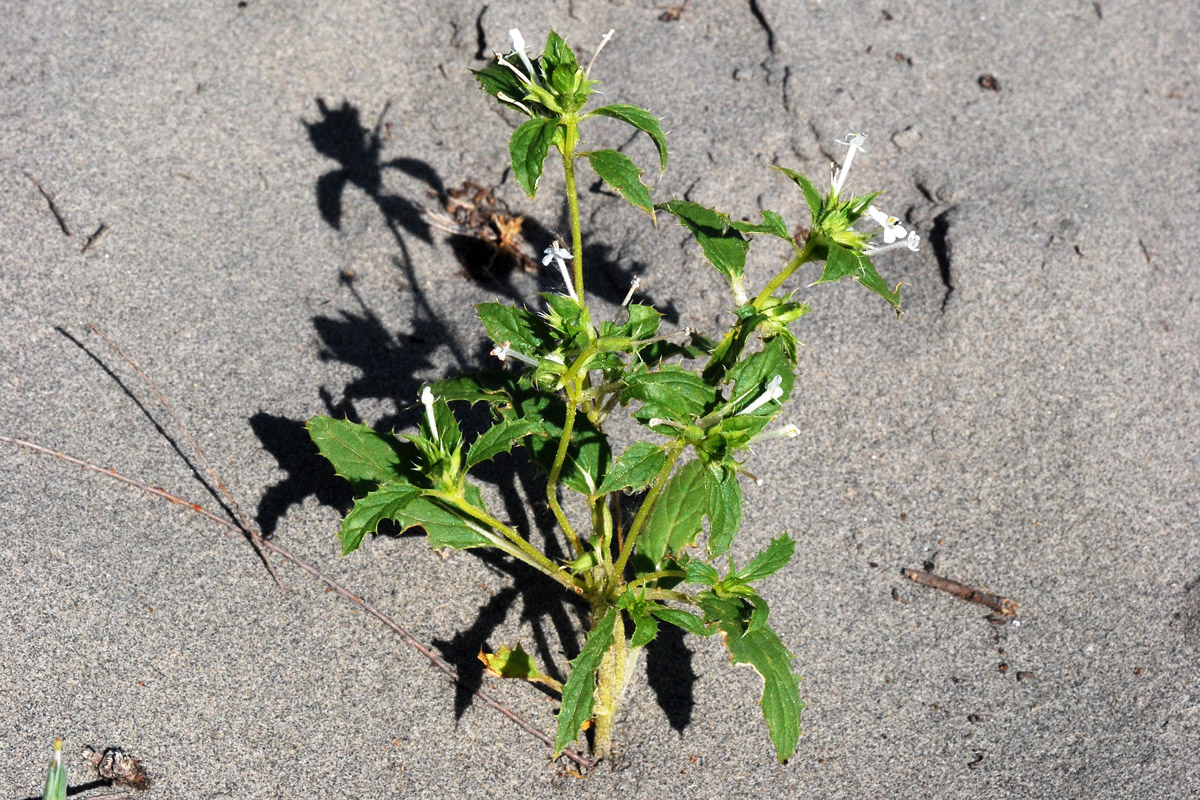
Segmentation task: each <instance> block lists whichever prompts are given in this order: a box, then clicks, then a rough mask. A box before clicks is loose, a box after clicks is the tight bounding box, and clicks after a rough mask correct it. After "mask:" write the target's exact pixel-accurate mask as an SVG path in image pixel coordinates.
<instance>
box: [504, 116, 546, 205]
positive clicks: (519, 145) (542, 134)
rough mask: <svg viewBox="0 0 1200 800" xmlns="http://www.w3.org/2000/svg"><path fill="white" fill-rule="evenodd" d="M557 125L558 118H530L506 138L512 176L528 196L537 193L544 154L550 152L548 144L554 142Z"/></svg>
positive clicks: (531, 196)
mask: <svg viewBox="0 0 1200 800" xmlns="http://www.w3.org/2000/svg"><path fill="white" fill-rule="evenodd" d="M557 126H558V120H554V119H540V118H539V119H531V120H529V121H528V122H525V123H523V124H522V125H521V127H519V128H517V129H516V130H515V131H513V135H512V138H511V139H509V140H508V154H509V156H511V157H512V169H513V177H515V178H516V179H517V183H518V184H519V185H520V187H521V188H522V189H524V190H525V194H527V195H529V197H530V198H533V197H534V195H536V194H537V185H538V181H539V180H541V177H542V166H543V164H544V163H545V161H546V154H547V153H549V152H550V145H551V144H552V143H553V142H554V133H555V128H556V127H557Z"/></svg>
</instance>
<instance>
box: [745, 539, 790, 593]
mask: <svg viewBox="0 0 1200 800" xmlns="http://www.w3.org/2000/svg"><path fill="white" fill-rule="evenodd" d="M794 552H796V543H795V542H794V541H792V538H791V537H790V536H788V535H787V534H786V533H784V534H781V535H779V536H777V537H776V538H775V539H772V540H771V543H770V544H769V545H767V546H766V548H765V549H764V550H763V551H762V552H761V553H759V554H758V555H756V556H755V557H754V558H753V559H752V560H751V561H750V563H749V564H747V565H746V566H744V567H742V568H741V569H739V570H737V571H736V572H734V573H733V576H732V577H735V578H737V579H738V580H740V581H743V582H744V583H753V582H754V581H761V580H762V579H763V578H766V577H767V576H769V575H774V574H775V573H776V572H778V571H779V570H781V569H783V568H784V567H785V566H787V563H788V562H789V561H791V560H792V554H793V553H794Z"/></svg>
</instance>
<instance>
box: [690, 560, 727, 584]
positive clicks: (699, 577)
mask: <svg viewBox="0 0 1200 800" xmlns="http://www.w3.org/2000/svg"><path fill="white" fill-rule="evenodd" d="M683 571H684V572H686V573H687V575H686V576H685V577H684V579H683V582H684V583H698V584H701V585H703V586H716V585H717V582H718V581H720V580H721V576H720V575H719V574H718V573H717V570H716V568H715V567H713V566H712V565H711V564H708V563H706V562H705V561H703V560H701V559H699V558H689V559H687V560H685V561H684V562H683Z"/></svg>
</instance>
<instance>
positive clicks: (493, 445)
mask: <svg viewBox="0 0 1200 800" xmlns="http://www.w3.org/2000/svg"><path fill="white" fill-rule="evenodd" d="M545 432H546V430H545V428H544V427H543V426H542V423H541V420H536V419H506V420H502V421H500V422H498V423H496V424H495V425H493V426H492V427H490V428H488V429H487V430H486V431H484V432H483V433H482V434H480V436H479V438H478V439H476V440H475V441H474V442H473V443H472V444H471V449H470V450H468V451H467V469H470V468H471V467H473V466H475V465H476V464H480V463H482V462H484V461H490V460H491V459H493V458H495V457H496V456H497V455H499V454H500V453H507V452H510V451H511V450H512V446H513V444H514V443H515V442H517V441H518V440H520V439H523V438H525V437H526V436H529V435H530V434H535V433H541V434H545Z"/></svg>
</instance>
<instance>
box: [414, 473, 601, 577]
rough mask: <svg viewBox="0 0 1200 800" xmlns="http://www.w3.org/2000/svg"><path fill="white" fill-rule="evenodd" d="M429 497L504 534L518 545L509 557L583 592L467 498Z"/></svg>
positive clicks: (540, 554) (432, 494)
mask: <svg viewBox="0 0 1200 800" xmlns="http://www.w3.org/2000/svg"><path fill="white" fill-rule="evenodd" d="M427 496H428V497H432V498H435V499H437V500H441V501H442V502H443V503H447V504H448V505H451V506H453V507H454V508H456V509H458V510H459V511H462V512H463V513H464V514H467V515H469V516H470V517H472V518H474V519H475V520H477V521H479V522H482V523H483V524H484V525H487V526H488V527H490V528H493V529H495V530H498V531H500V533H502V534H504V537H505V538H506V539H508V540H509V541H510V542H512V543H513V544H514V545H516V548H517V552H513V551H512V550H509V549H507V548H506V549H505V552H507V553H508V554H509V555H511V556H514V557H515V558H518V559H520V560H521V561H524V562H525V563H526V564H529V565H530V566H531V567H534V568H535V569H538V570H540V571H542V572H544V573H546V574H547V575H549V576H550V577H551V578H554V580H556V581H558V582H559V583H561V584H563V585H564V586H566V587H567V588H568V589H570V590H571V591H573V592H575V593H576V594H580V593H581V592H582V591H583V586H582V584H580V582H579V580H578V579H577V578H575V577H573V576H571V575H569V574H568V573H567V572H565V571H564V570H562V569H560V568H559V566H558V565H557V564H555V563H554V562H553V561H551V560H550V559H549V558H547V557H546V556H545V554H543V553H542V551H540V550H538V549H537V548H536V547H534V546H533V545H531V544H530V543H529V542H527V541H526V540H525V538H524V537H523V536H521V534H519V533H517V532H516V531H515V530H513V529H512V528H511V527H509V526H508V525H505V524H504V523H503V522H501V521H500V520H498V519H496V518H495V517H493V516H492V515H491V514H489V513H487V512H486V511H483V510H482V509H479V508H476V507H475V506H473V505H471V504H470V503H468V502H467V501H466V499H465V498H462V497H456V496H455V495H452V494H447V493H445V492H429V493H428V495H427Z"/></svg>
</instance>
